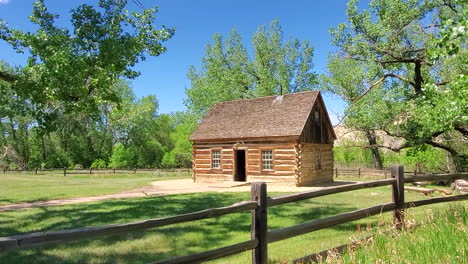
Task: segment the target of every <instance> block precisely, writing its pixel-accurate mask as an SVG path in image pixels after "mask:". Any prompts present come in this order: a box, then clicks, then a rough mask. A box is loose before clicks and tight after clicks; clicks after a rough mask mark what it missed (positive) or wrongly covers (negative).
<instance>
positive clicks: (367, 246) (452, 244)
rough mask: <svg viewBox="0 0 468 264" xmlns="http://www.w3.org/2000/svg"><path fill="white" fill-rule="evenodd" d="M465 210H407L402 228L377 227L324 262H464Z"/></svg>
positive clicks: (467, 258) (467, 231) (467, 218)
mask: <svg viewBox="0 0 468 264" xmlns="http://www.w3.org/2000/svg"><path fill="white" fill-rule="evenodd" d="M467 223H468V212H467V210H466V207H464V206H462V205H458V206H450V207H449V208H448V209H445V210H443V209H435V210H426V215H425V216H424V217H419V218H415V217H414V216H412V211H411V210H408V212H407V219H406V229H405V230H403V231H397V230H393V229H391V228H379V229H378V231H377V232H376V234H375V236H374V237H373V238H371V239H369V240H367V241H366V242H365V243H363V244H362V245H357V246H356V245H355V246H354V248H349V250H348V252H346V253H345V254H343V256H341V257H340V256H337V255H334V256H333V254H331V255H332V257H330V258H328V259H327V260H326V262H327V263H425V264H426V263H434V264H435V263H437V264H439V263H460V264H462V263H468V247H467V246H468V235H467V234H468V226H467Z"/></svg>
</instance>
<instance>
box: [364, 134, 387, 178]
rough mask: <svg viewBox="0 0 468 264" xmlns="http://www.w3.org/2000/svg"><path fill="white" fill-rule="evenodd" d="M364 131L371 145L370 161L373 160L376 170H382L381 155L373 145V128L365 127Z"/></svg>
mask: <svg viewBox="0 0 468 264" xmlns="http://www.w3.org/2000/svg"><path fill="white" fill-rule="evenodd" d="M364 132H365V133H366V137H367V140H368V141H369V145H370V146H372V147H371V148H370V149H371V152H372V161H373V162H374V168H376V169H378V170H382V169H383V165H382V157H380V153H379V148H378V147H375V146H377V136H376V134H375V130H373V129H366V130H365V131H364Z"/></svg>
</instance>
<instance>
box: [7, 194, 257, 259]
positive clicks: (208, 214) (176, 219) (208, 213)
mask: <svg viewBox="0 0 468 264" xmlns="http://www.w3.org/2000/svg"><path fill="white" fill-rule="evenodd" d="M257 206H258V204H257V202H256V201H243V202H240V203H235V204H232V205H230V206H225V207H218V208H210V209H206V210H202V211H198V212H193V213H187V214H182V215H177V216H170V217H162V218H154V219H148V220H144V221H139V222H133V223H126V224H115V225H106V226H97V227H84V228H75V229H68V230H63V231H47V232H38V233H30V234H24V235H19V236H10V237H2V238H0V249H2V250H5V249H18V248H31V247H37V246H43V245H46V244H51V243H59V242H62V241H65V240H78V239H87V238H90V237H94V236H103V235H113V234H116V233H121V232H130V231H137V230H144V229H148V228H153V227H160V226H166V225H171V224H177V223H184V222H191V221H195V220H202V219H207V218H212V217H217V216H222V215H226V214H232V213H239V212H244V211H248V210H254V209H255V208H257ZM12 241H16V243H14V242H12Z"/></svg>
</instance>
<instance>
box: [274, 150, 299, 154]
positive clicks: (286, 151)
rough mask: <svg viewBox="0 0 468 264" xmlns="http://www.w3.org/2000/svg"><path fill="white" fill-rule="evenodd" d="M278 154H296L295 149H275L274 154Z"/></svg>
mask: <svg viewBox="0 0 468 264" xmlns="http://www.w3.org/2000/svg"><path fill="white" fill-rule="evenodd" d="M278 154H285V155H296V151H295V150H294V149H275V155H278Z"/></svg>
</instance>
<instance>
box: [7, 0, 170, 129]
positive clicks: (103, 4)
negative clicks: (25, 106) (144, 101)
mask: <svg viewBox="0 0 468 264" xmlns="http://www.w3.org/2000/svg"><path fill="white" fill-rule="evenodd" d="M126 4H127V1H126V0H100V1H99V2H98V6H97V7H95V6H91V5H88V4H82V5H80V6H78V7H77V8H76V9H72V10H71V17H72V18H71V25H72V28H71V29H69V28H64V27H60V26H58V25H57V23H55V20H56V19H57V18H58V17H59V16H58V15H57V14H54V13H51V12H49V11H48V9H47V7H46V5H45V3H44V0H37V1H36V2H34V8H33V13H32V15H31V16H30V20H31V22H32V23H34V24H35V25H36V26H37V27H38V29H37V30H36V31H34V32H25V31H23V30H19V29H13V28H11V27H10V26H9V25H8V24H7V23H6V22H5V21H3V20H1V19H0V39H2V40H4V41H6V42H8V43H9V44H11V46H12V47H13V48H14V49H15V50H16V51H17V52H20V53H26V54H28V62H27V64H26V65H25V66H24V67H23V68H21V69H18V73H17V74H16V75H13V74H11V73H9V72H4V71H3V72H2V74H0V78H2V79H3V80H5V81H9V82H11V83H12V88H13V89H14V90H15V92H16V94H17V95H18V96H19V97H21V98H25V99H26V100H29V101H30V102H31V103H32V104H33V105H34V110H33V114H34V115H35V117H36V119H37V121H38V123H39V125H40V126H44V127H51V126H52V125H54V122H52V121H53V120H54V117H55V116H56V115H57V113H59V112H65V113H69V112H88V113H90V114H96V113H99V109H98V108H99V104H100V103H101V102H102V101H111V102H118V101H119V97H118V95H117V94H116V92H115V91H114V90H113V89H112V87H113V86H114V84H116V83H117V82H118V80H119V79H120V78H127V79H134V78H136V77H137V76H138V75H139V72H137V71H135V70H133V66H135V65H136V64H137V63H138V62H140V61H142V60H145V58H146V56H147V55H151V56H158V55H159V54H161V53H162V52H164V51H165V50H166V49H165V47H163V46H162V42H163V41H165V40H168V39H169V38H171V36H172V35H173V33H174V30H173V29H167V28H165V27H163V28H161V29H157V28H156V26H155V14H156V12H157V8H156V7H154V8H151V9H145V10H143V11H142V12H131V13H130V12H128V11H127V10H125V6H126Z"/></svg>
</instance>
